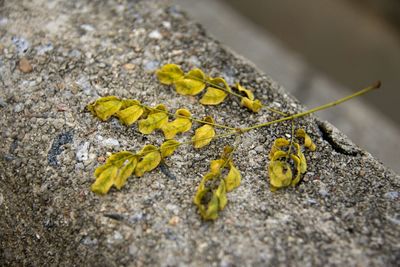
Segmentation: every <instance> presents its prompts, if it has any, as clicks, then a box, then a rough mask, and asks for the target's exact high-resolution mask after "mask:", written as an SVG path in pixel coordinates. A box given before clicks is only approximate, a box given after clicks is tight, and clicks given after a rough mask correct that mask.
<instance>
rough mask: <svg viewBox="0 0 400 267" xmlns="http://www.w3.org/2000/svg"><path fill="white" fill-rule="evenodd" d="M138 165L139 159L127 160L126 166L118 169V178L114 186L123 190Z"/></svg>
mask: <svg viewBox="0 0 400 267" xmlns="http://www.w3.org/2000/svg"><path fill="white" fill-rule="evenodd" d="M136 164H137V158H136V157H132V158H131V159H130V160H126V161H125V162H124V164H123V165H122V166H121V167H120V168H119V169H118V176H117V177H116V178H115V181H114V185H115V187H116V188H117V189H118V190H119V189H121V188H122V187H123V186H124V185H125V183H126V180H127V179H128V177H129V176H131V174H132V172H133V171H134V170H135V167H136Z"/></svg>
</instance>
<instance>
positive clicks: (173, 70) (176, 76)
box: [156, 64, 184, 84]
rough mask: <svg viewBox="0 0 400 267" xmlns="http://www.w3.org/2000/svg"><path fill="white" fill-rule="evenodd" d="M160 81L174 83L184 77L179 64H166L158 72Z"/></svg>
mask: <svg viewBox="0 0 400 267" xmlns="http://www.w3.org/2000/svg"><path fill="white" fill-rule="evenodd" d="M156 75H157V78H158V80H159V81H160V83H163V84H173V83H175V82H177V81H178V80H180V79H182V78H183V77H184V73H183V71H182V70H181V68H180V67H179V66H178V65H175V64H166V65H164V66H163V67H162V68H161V69H159V70H157V72H156Z"/></svg>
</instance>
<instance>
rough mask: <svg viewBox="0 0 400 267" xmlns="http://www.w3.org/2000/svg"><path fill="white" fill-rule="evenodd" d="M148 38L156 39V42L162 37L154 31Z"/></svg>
mask: <svg viewBox="0 0 400 267" xmlns="http://www.w3.org/2000/svg"><path fill="white" fill-rule="evenodd" d="M149 37H150V38H151V39H157V40H160V39H162V35H161V33H160V32H159V31H158V30H154V31H152V32H150V33H149Z"/></svg>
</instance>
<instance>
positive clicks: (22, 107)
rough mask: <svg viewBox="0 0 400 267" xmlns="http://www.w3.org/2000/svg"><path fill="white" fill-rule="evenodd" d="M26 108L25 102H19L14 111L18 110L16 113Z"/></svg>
mask: <svg viewBox="0 0 400 267" xmlns="http://www.w3.org/2000/svg"><path fill="white" fill-rule="evenodd" d="M24 108H25V106H24V104H22V103H18V104H16V105H15V107H14V112H16V113H18V112H21V111H23V110H24Z"/></svg>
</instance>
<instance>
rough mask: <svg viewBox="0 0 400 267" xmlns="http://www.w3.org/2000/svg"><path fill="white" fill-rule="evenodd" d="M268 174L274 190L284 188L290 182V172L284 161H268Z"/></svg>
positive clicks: (287, 164) (291, 175)
mask: <svg viewBox="0 0 400 267" xmlns="http://www.w3.org/2000/svg"><path fill="white" fill-rule="evenodd" d="M277 153H278V152H277ZM283 153H284V152H283ZM285 154H286V153H285ZM268 173H269V180H270V184H271V185H272V186H273V187H274V188H282V187H286V186H289V185H290V183H291V182H292V177H293V174H292V170H291V169H290V165H289V163H287V162H286V161H279V160H272V161H270V163H269V166H268Z"/></svg>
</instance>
